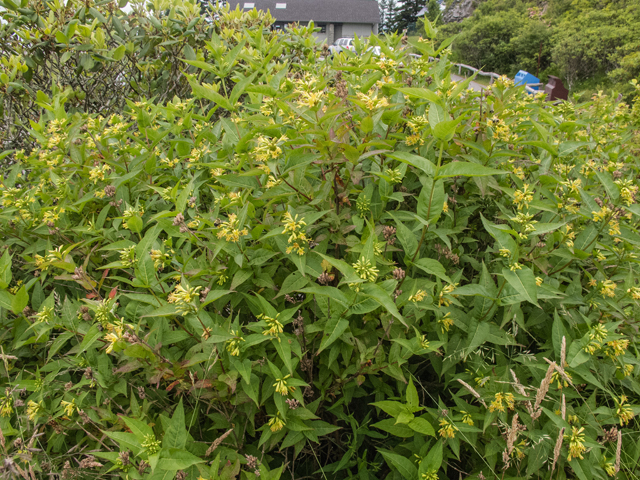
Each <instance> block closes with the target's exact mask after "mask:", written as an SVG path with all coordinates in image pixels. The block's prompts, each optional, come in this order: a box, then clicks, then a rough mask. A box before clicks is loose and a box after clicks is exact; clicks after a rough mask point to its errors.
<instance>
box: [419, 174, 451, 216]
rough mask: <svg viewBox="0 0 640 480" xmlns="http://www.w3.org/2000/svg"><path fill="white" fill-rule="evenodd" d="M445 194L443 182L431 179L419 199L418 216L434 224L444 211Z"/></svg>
mask: <svg viewBox="0 0 640 480" xmlns="http://www.w3.org/2000/svg"><path fill="white" fill-rule="evenodd" d="M444 202H445V193H444V183H443V181H442V180H436V181H434V180H433V179H431V178H429V179H427V182H426V184H425V186H424V187H423V188H422V191H421V192H420V196H419V197H418V216H419V217H421V218H422V219H423V220H425V221H426V222H427V223H429V224H432V223H435V221H436V220H437V219H438V217H440V214H441V213H442V210H443V209H444Z"/></svg>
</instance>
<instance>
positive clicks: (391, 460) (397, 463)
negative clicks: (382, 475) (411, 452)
mask: <svg viewBox="0 0 640 480" xmlns="http://www.w3.org/2000/svg"><path fill="white" fill-rule="evenodd" d="M378 451H379V452H380V453H381V454H382V456H383V457H384V460H385V461H386V462H387V465H389V466H390V467H393V468H394V469H396V470H398V472H400V475H402V477H403V478H405V479H406V480H416V479H417V478H418V469H417V468H416V466H415V465H414V464H413V463H412V462H411V460H409V459H408V458H406V457H403V456H402V455H398V454H397V453H393V452H390V451H388V450H383V449H381V448H379V449H378Z"/></svg>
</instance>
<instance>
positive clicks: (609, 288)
mask: <svg viewBox="0 0 640 480" xmlns="http://www.w3.org/2000/svg"><path fill="white" fill-rule="evenodd" d="M617 287H618V285H616V284H615V282H614V281H613V280H605V281H604V282H602V285H601V286H600V294H601V295H602V296H603V297H609V298H613V297H615V296H616V291H615V290H616V288H617Z"/></svg>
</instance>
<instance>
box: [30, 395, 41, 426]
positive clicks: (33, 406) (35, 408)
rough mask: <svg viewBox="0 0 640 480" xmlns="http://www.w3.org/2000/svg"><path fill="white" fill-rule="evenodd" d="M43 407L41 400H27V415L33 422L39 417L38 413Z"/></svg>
mask: <svg viewBox="0 0 640 480" xmlns="http://www.w3.org/2000/svg"><path fill="white" fill-rule="evenodd" d="M41 409H42V404H41V403H40V402H34V401H33V400H29V401H28V402H27V415H28V417H29V420H31V421H32V422H33V421H34V420H35V419H36V418H38V413H39V412H40V410H41Z"/></svg>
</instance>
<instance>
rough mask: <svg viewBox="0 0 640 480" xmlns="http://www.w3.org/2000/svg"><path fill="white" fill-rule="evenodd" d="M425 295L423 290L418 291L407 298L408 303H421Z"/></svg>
mask: <svg viewBox="0 0 640 480" xmlns="http://www.w3.org/2000/svg"><path fill="white" fill-rule="evenodd" d="M426 295H427V292H425V291H424V290H418V291H417V292H416V293H414V294H413V295H411V296H410V297H409V301H410V302H414V303H416V302H421V301H422V300H424V297H425V296H426Z"/></svg>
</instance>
